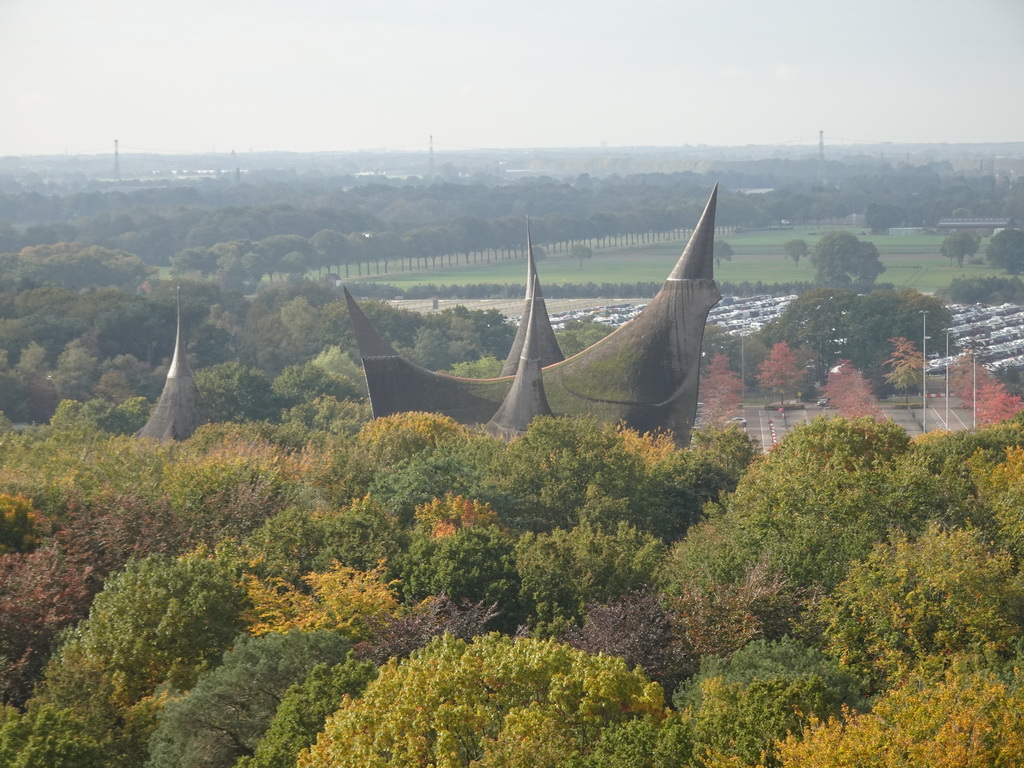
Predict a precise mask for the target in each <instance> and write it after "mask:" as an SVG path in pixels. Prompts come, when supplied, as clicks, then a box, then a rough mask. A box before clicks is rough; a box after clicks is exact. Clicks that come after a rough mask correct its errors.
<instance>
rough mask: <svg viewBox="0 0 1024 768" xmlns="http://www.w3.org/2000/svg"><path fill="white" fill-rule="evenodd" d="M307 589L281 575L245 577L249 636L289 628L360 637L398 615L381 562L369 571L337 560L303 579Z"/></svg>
mask: <svg viewBox="0 0 1024 768" xmlns="http://www.w3.org/2000/svg"><path fill="white" fill-rule="evenodd" d="M303 581H305V582H306V583H307V584H308V585H309V588H310V591H309V592H305V591H302V590H299V589H296V588H295V587H294V586H293V585H292V584H289V583H288V582H287V581H285V580H284V579H282V578H279V577H276V576H275V577H272V578H268V579H260V578H258V577H256V576H253V575H251V574H250V575H248V576H246V578H245V588H246V591H247V592H248V595H249V600H250V601H251V603H252V606H253V608H252V612H251V614H250V616H249V621H248V623H249V631H250V633H252V634H253V635H265V634H267V633H269V632H287V631H288V630H289V629H292V628H298V629H338V630H342V631H344V632H345V633H346V634H348V636H349V637H350V638H351V639H352V640H353V641H356V640H363V639H366V638H367V637H369V635H370V634H371V633H372V631H373V630H374V629H375V628H376V627H379V626H380V625H381V624H383V623H385V622H386V621H387V620H388V619H390V618H393V617H394V616H396V615H397V614H398V610H399V605H398V598H397V596H396V594H395V588H396V586H397V584H398V582H397V581H386V577H385V565H384V562H383V561H381V562H379V563H378V564H377V566H376V567H375V568H374V569H373V570H370V571H360V570H356V569H355V568H349V567H348V566H345V565H342V564H341V563H339V562H337V561H335V562H334V564H333V565H332V566H331V568H330V569H329V570H327V571H325V572H323V573H309V574H306V575H305V576H304V577H303Z"/></svg>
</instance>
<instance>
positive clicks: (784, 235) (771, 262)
mask: <svg viewBox="0 0 1024 768" xmlns="http://www.w3.org/2000/svg"><path fill="white" fill-rule="evenodd" d="M834 229H844V228H840V227H820V228H814V229H785V230H770V231H757V232H736V233H728V234H725V235H720V236H719V239H721V240H724V241H725V242H727V243H728V244H729V245H730V246H731V247H732V249H733V251H734V255H733V257H732V259H731V260H730V261H723V262H721V263H720V264H718V265H716V267H715V278H716V279H717V280H718V281H719V282H734V283H739V282H751V283H755V282H762V283H766V284H771V283H791V282H812V281H813V280H814V266H813V265H812V264H811V262H810V259H809V258H808V259H801V260H800V264H799V265H796V264H794V263H793V260H792V259H790V258H789V257H787V256H785V255H784V252H783V249H782V246H783V244H784V243H785V242H787V241H788V240H793V239H802V240H804V241H806V242H807V245H808V247H809V248H810V249H812V250H813V248H814V244H815V243H816V242H817V240H818V238H820V237H821V236H822V235H823V234H825V233H826V232H828V231H830V230H834ZM845 231H848V232H851V233H852V234H854V235H855V236H856V237H858V238H859V239H861V240H866V241H869V242H872V243H874V244H875V247H876V248H878V250H879V253H880V255H881V259H882V263H883V264H884V265H885V272H884V273H882V275H881V276H880V277H879V278H878V282H880V283H891V284H893V285H894V286H895V287H897V288H915V289H917V290H919V291H922V292H924V293H930V292H933V291H936V290H938V289H941V288H946V287H948V286H949V284H950V282H951V281H952V280H953V279H955V278H958V277H976V276H986V277H988V276H996V275H1000V274H1005V273H1003V272H1002V270H999V269H997V268H995V267H991V266H989V265H987V264H969V263H967V262H965V263H964V266H963V267H962V268H960V267H957V266H956V265H955V264H954V265H953V266H952V267H950V266H949V261H948V259H945V258H943V257H942V255H941V254H940V250H941V248H942V241H943V240H944V239H945V238H944V236H942V235H910V236H889V235H868V234H866V232H865V231H864V230H862V229H857V228H845ZM985 244H986V243H985V242H984V241H983V242H982V246H981V249H980V250H979V256H980V255H981V254H983V253H984V248H985ZM684 246H685V242H684V241H675V242H664V243H654V244H647V245H633V246H624V247H617V248H600V249H594V255H593V257H592V258H590V259H586V260H584V261H583V262H582V268H581V264H580V262H579V261H577V260H576V259H573V258H571V257H569V256H568V255H566V254H550V255H548V256H547V257H546V258H544V259H541V260H540V261H538V263H537V271H538V272H539V274H540V279H541V285H542V286H543V285H545V284H549V285H550V284H554V283H598V284H600V283H637V282H660V281H662V280H664V279H665V278H666V277H667V276H668V273H669V271H671V269H672V266H673V265H674V264H675V262H676V260H677V259H678V258H679V255H680V253H682V249H683V247H684ZM975 258H978V257H975ZM390 266H391V271H390V272H389V274H387V275H384V274H381V275H373V277H371V278H365V277H364V278H362V280H372V281H374V282H384V283H389V284H391V285H396V286H400V287H403V288H405V287H410V286H414V285H423V284H425V283H433V284H435V285H466V284H470V283H504V284H509V285H522V284H523V282H524V281H525V277H526V264H525V260H524V259H515V260H501V261H492V262H491V263H489V264H488V263H482V264H471V265H468V266H467V265H460V266H453V267H438V268H437V269H428V270H418V271H413V272H409V271H406V272H402V271H395V267H396V265H395V264H393V263H392V264H391V265H390ZM349 281H350V282H359V281H360V278H354V277H352V278H349Z"/></svg>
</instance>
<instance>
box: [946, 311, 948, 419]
mask: <svg viewBox="0 0 1024 768" xmlns="http://www.w3.org/2000/svg"><path fill="white" fill-rule="evenodd" d="M946 431H947V432H948V431H949V328H947V329H946Z"/></svg>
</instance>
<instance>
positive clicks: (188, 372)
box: [167, 285, 192, 379]
mask: <svg viewBox="0 0 1024 768" xmlns="http://www.w3.org/2000/svg"><path fill="white" fill-rule="evenodd" d="M175 299H176V301H177V304H178V329H177V331H176V332H175V335H174V357H172V358H171V368H170V370H168V371H167V378H169V379H180V378H184V377H186V376H188V377H190V376H192V368H191V366H189V364H188V356H187V355H186V354H185V341H184V339H182V336H181V286H180V285H179V286H177V287H176V288H175Z"/></svg>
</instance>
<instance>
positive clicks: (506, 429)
mask: <svg viewBox="0 0 1024 768" xmlns="http://www.w3.org/2000/svg"><path fill="white" fill-rule="evenodd" d="M533 282H535V283H536V282H537V276H536V274H534V276H533ZM529 307H530V313H529V314H528V315H525V316H524V317H523V321H522V322H521V323H520V327H522V326H526V332H525V334H524V339H523V346H522V352H521V353H520V356H519V364H518V365H517V366H516V373H515V378H514V379H513V381H512V387H511V388H510V389H509V391H508V394H507V395H506V396H505V399H504V400H502V401H501V405H500V406H498V412H497V413H495V414H494V416H493V417H492V418H491V420H490V421H489V422H487V425H486V426H485V427H484V429H486V430H487V432H488V433H489V434H491V435H493V436H494V437H503V438H505V439H506V440H511V439H512V438H514V437H519V436H520V435H522V434H523V433H524V432H526V428H527V427H528V426H529V425H530V422H531V421H533V419H534V417H536V416H551V415H552V414H551V406H549V405H548V400H547V397H545V395H544V374H543V371H542V362H541V357H540V355H541V345H540V341H539V339H540V333H539V328H540V326H541V324H542V323H544V322H545V321H546V320H547V316H546V313H543V317H542V310H541V305H540V304H539V303H537V302H530V303H529ZM546 325H547V327H548V328H549V329H550V328H551V324H550V323H549V322H548V323H546Z"/></svg>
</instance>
